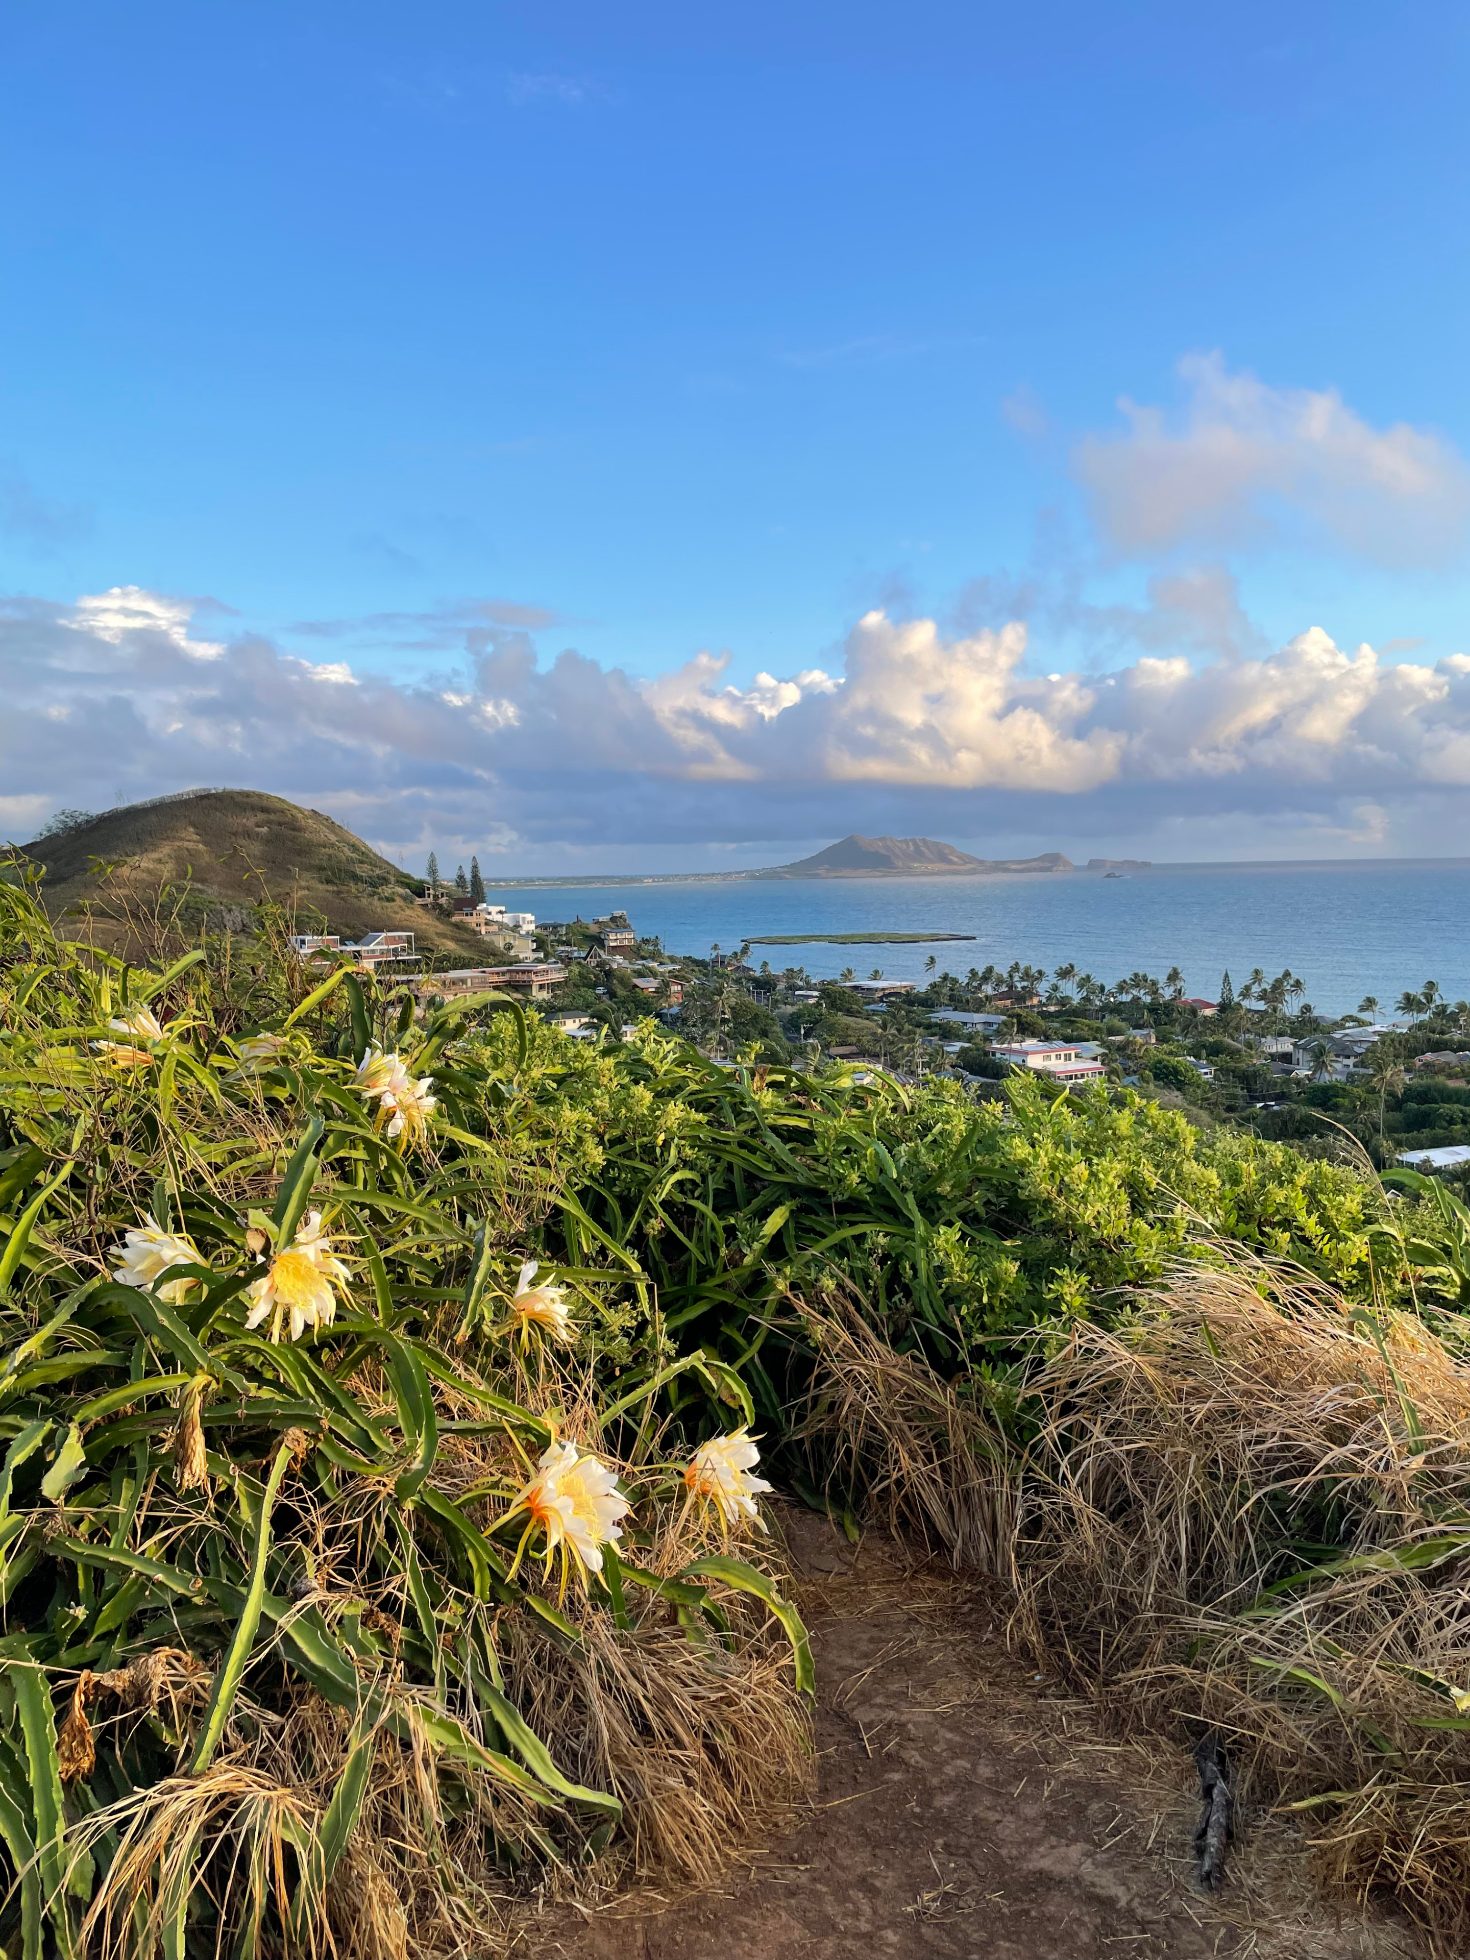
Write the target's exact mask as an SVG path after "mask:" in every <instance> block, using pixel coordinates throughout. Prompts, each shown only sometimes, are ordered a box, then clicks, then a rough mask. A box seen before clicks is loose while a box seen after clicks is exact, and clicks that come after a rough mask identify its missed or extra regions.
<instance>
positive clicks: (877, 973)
mask: <svg viewBox="0 0 1470 1960" xmlns="http://www.w3.org/2000/svg"><path fill="white" fill-rule="evenodd" d="M868 978H869V979H870V980H881V979H882V978H883V969H882V967H881V966H875V967H874V968H873V971H872V972H871V973H870V974H869V975H868Z"/></svg>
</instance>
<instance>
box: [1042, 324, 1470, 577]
mask: <svg viewBox="0 0 1470 1960" xmlns="http://www.w3.org/2000/svg"><path fill="white" fill-rule="evenodd" d="M1179 374H1180V378H1181V380H1182V381H1183V383H1184V387H1185V399H1184V401H1183V404H1182V406H1181V407H1180V408H1179V409H1178V411H1177V412H1176V413H1174V414H1173V415H1171V414H1169V413H1168V412H1167V411H1165V410H1164V409H1161V408H1154V407H1145V406H1142V405H1140V404H1138V403H1136V402H1132V401H1128V400H1124V401H1123V402H1121V403H1120V407H1121V409H1122V412H1123V416H1124V420H1125V422H1126V424H1127V427H1126V429H1125V430H1124V431H1123V432H1122V433H1121V434H1118V435H1111V436H1101V435H1094V436H1089V437H1087V438H1086V439H1085V440H1084V441H1083V442H1081V443H1080V444H1079V445H1078V446H1077V448H1076V450H1075V451H1074V454H1073V468H1074V470H1075V473H1076V475H1077V477H1078V479H1079V481H1080V482H1081V483H1082V485H1083V487H1084V489H1085V490H1086V491H1087V493H1088V496H1089V499H1090V502H1091V506H1092V512H1093V516H1094V518H1095V520H1096V522H1097V525H1098V528H1099V530H1100V532H1101V534H1102V536H1103V537H1104V538H1105V539H1106V540H1107V542H1108V543H1109V544H1111V545H1112V546H1113V548H1114V549H1115V550H1117V551H1119V552H1121V553H1123V554H1125V555H1126V556H1130V557H1148V556H1151V555H1154V554H1156V553H1159V552H1166V551H1170V550H1172V549H1174V548H1175V547H1176V546H1178V545H1181V544H1185V543H1191V542H1209V543H1212V544H1214V543H1227V544H1237V543H1241V542H1249V541H1251V540H1259V539H1269V538H1273V537H1282V536H1285V537H1288V538H1296V537H1299V536H1301V535H1302V534H1303V533H1305V534H1306V535H1308V536H1313V537H1316V538H1319V539H1321V538H1325V539H1327V540H1329V541H1331V542H1332V543H1335V544H1338V545H1341V546H1344V547H1346V548H1348V549H1350V550H1352V551H1355V552H1361V553H1365V554H1367V555H1369V556H1371V557H1373V558H1377V559H1388V560H1391V561H1402V560H1430V559H1435V558H1441V557H1444V556H1447V555H1448V554H1450V553H1451V552H1453V551H1454V550H1455V549H1456V548H1457V547H1458V546H1459V545H1460V544H1462V543H1463V541H1464V538H1465V535H1466V527H1467V520H1470V470H1467V468H1466V465H1465V462H1464V459H1463V458H1462V457H1461V456H1460V455H1459V454H1458V453H1457V452H1456V451H1455V450H1454V449H1453V448H1452V447H1451V446H1450V444H1448V443H1447V442H1446V441H1445V440H1444V439H1443V438H1442V437H1440V436H1438V435H1436V434H1434V433H1433V432H1432V431H1431V430H1427V429H1418V428H1414V427H1412V426H1411V425H1410V424H1408V423H1405V422H1395V423H1392V424H1390V425H1388V426H1386V427H1381V428H1376V427H1374V426H1373V425H1372V424H1371V423H1369V422H1367V421H1365V420H1364V419H1363V418H1362V417H1361V416H1360V415H1358V414H1356V413H1355V412H1354V411H1353V410H1352V409H1351V408H1349V407H1348V406H1347V404H1346V403H1345V402H1344V401H1343V399H1342V397H1341V396H1340V395H1339V394H1338V393H1337V392H1336V391H1335V390H1333V389H1321V390H1313V389H1309V388H1278V387H1272V386H1271V385H1269V384H1268V383H1266V382H1264V381H1261V380H1258V379H1257V377H1256V376H1255V375H1253V374H1246V373H1232V372H1231V371H1230V369H1228V368H1227V367H1226V365H1225V362H1224V360H1223V359H1222V357H1221V356H1220V355H1219V354H1193V355H1190V356H1188V357H1187V358H1186V359H1185V360H1182V361H1181V362H1180V363H1179Z"/></svg>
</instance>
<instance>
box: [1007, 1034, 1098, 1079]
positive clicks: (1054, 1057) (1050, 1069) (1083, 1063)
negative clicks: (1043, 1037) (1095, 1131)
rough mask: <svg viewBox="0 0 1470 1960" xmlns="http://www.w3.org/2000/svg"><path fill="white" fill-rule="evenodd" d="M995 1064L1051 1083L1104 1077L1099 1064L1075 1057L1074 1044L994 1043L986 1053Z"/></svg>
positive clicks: (1059, 1042) (1085, 1056) (1076, 1054)
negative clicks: (1043, 1078) (1009, 1067)
mask: <svg viewBox="0 0 1470 1960" xmlns="http://www.w3.org/2000/svg"><path fill="white" fill-rule="evenodd" d="M990 1052H991V1054H992V1055H994V1057H995V1058H996V1060H997V1061H998V1062H1008V1063H1009V1064H1010V1066H1011V1067H1012V1068H1015V1069H1029V1070H1030V1071H1031V1073H1032V1074H1033V1075H1044V1076H1045V1077H1046V1078H1047V1079H1048V1081H1051V1082H1096V1081H1098V1080H1099V1079H1100V1078H1101V1077H1103V1076H1104V1075H1106V1073H1107V1071H1106V1069H1104V1067H1103V1065H1102V1063H1101V1062H1099V1061H1097V1060H1095V1059H1094V1058H1093V1057H1092V1056H1088V1055H1079V1054H1078V1053H1077V1048H1076V1044H1075V1043H1073V1042H1067V1041H1009V1042H997V1043H995V1045H994V1046H993V1047H992V1048H991V1050H990Z"/></svg>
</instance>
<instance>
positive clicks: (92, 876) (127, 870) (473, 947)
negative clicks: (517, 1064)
mask: <svg viewBox="0 0 1470 1960" xmlns="http://www.w3.org/2000/svg"><path fill="white" fill-rule="evenodd" d="M20 855H22V856H24V857H27V858H29V859H31V860H32V861H33V862H35V863H37V864H40V865H41V866H43V867H44V870H45V883H44V885H43V887H42V896H43V897H44V899H45V901H46V906H47V909H48V910H49V911H50V913H51V915H52V917H53V918H56V919H58V920H61V921H63V922H66V923H70V924H77V923H80V921H81V920H82V919H83V918H84V917H85V918H87V919H89V920H90V922H91V924H90V930H91V931H92V933H93V935H94V936H95V937H96V938H98V939H99V940H101V941H102V942H103V943H121V942H123V941H126V940H127V939H128V938H129V937H130V931H129V924H128V921H129V919H130V917H135V916H136V915H137V914H138V913H139V912H140V910H141V911H148V910H151V909H152V907H153V906H154V904H155V903H156V901H157V899H158V896H159V894H160V892H162V891H164V890H165V889H166V888H167V889H168V890H170V891H171V892H173V893H175V894H178V893H183V894H184V896H183V899H182V904H183V907H184V911H185V913H186V914H187V916H188V918H189V919H190V921H191V922H193V923H200V922H203V921H205V920H209V921H210V922H212V923H215V924H218V925H224V926H229V927H231V928H232V929H234V930H248V927H249V923H250V918H251V914H252V910H253V908H254V907H255V906H257V905H259V904H261V903H262V902H263V901H267V900H268V901H273V902H274V903H275V904H277V905H280V906H282V907H283V908H284V909H285V910H286V911H288V912H290V913H292V914H294V916H295V918H296V920H297V923H298V925H299V927H300V929H301V930H303V931H316V930H326V931H330V932H340V933H342V934H343V935H344V936H348V937H355V936H356V935H357V934H359V933H363V932H371V931H373V930H374V929H376V928H392V929H399V930H401V929H407V930H409V931H411V932H415V933H417V934H418V936H419V941H420V943H421V945H423V946H424V947H425V948H432V949H434V950H438V951H445V952H464V953H467V954H470V955H472V956H473V957H475V958H477V959H483V958H484V957H485V948H484V944H483V942H482V941H481V940H480V939H478V938H477V937H476V936H475V934H473V933H471V932H467V931H466V930H465V929H464V928H463V927H461V926H456V925H454V924H452V923H451V922H450V921H449V920H447V919H443V918H439V917H436V916H435V915H433V914H432V913H430V912H429V911H428V910H427V909H426V908H424V907H421V906H417V905H415V904H414V902H413V901H414V894H415V892H416V890H417V889H418V882H417V880H416V879H414V878H412V877H410V876H409V874H408V873H407V872H406V871H401V870H400V869H399V868H398V866H397V865H396V864H390V863H389V861H388V859H387V858H385V857H380V856H379V855H378V853H377V852H376V851H374V850H372V849H371V848H370V847H369V846H368V845H367V844H365V843H363V841H362V839H361V838H360V837H354V836H353V834H352V832H351V831H350V830H346V829H344V828H343V826H342V825H341V824H339V823H337V822H335V821H334V820H333V819H332V818H331V817H326V816H323V815H322V813H321V812H320V811H319V810H303V809H301V808H300V807H299V806H298V805H297V804H295V803H288V802H287V801H286V800H285V798H284V797H280V796H267V795H265V794H264V793H263V792H261V791H259V790H248V789H209V790H186V791H184V792H183V793H182V794H181V795H178V796H167V797H160V798H158V799H156V800H154V801H152V802H148V803H130V804H125V805H124V806H123V807H122V808H121V809H117V810H107V811H104V812H103V813H102V815H100V816H96V817H92V818H90V819H89V820H88V821H87V822H86V823H81V824H77V825H75V826H74V827H73V828H71V829H69V830H66V831H64V832H62V833H61V834H60V835H58V836H54V837H45V838H38V839H37V840H36V841H35V842H33V843H30V844H26V845H23V846H22V847H21V849H20Z"/></svg>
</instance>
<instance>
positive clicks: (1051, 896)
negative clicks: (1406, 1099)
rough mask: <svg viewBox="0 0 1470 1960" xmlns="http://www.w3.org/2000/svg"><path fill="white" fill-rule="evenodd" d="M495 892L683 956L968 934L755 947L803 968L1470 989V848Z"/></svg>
mask: <svg viewBox="0 0 1470 1960" xmlns="http://www.w3.org/2000/svg"><path fill="white" fill-rule="evenodd" d="M489 896H490V897H491V898H492V899H499V900H502V901H503V902H505V903H506V904H508V905H511V906H513V907H514V908H516V909H519V908H521V907H525V908H526V909H527V910H530V911H534V912H535V913H536V915H537V916H538V918H542V919H569V918H572V917H575V916H576V915H577V914H579V913H580V915H581V916H582V917H583V918H592V917H594V916H596V915H597V914H599V913H603V912H607V911H608V910H610V909H611V908H612V907H614V906H621V907H623V908H624V909H625V910H626V911H627V912H628V914H629V917H630V918H631V919H632V921H633V924H634V925H635V926H636V927H637V929H638V930H639V931H640V932H642V933H657V934H658V935H659V936H660V937H661V938H662V940H663V942H664V945H665V946H666V947H667V948H668V949H669V950H670V951H671V952H676V953H698V954H708V952H709V950H710V947H711V945H712V944H714V943H716V942H718V943H719V944H720V945H721V946H723V947H733V946H737V945H739V943H740V941H741V940H742V938H745V937H747V936H751V937H753V936H755V935H756V934H758V933H761V932H858V931H873V930H878V931H889V932H924V931H943V932H969V933H974V934H975V937H974V939H973V940H962V941H958V942H956V943H954V944H951V945H932V946H797V947H789V948H788V947H779V946H771V947H759V946H758V947H755V948H754V949H753V951H752V954H751V958H752V959H753V960H754V961H755V962H757V963H759V961H760V960H761V958H762V957H765V958H767V959H769V960H770V962H771V964H772V966H774V967H782V966H785V965H787V964H788V963H789V964H793V965H801V966H805V967H806V969H807V971H808V972H809V973H812V974H814V975H816V976H818V977H819V978H833V977H835V976H836V975H837V974H839V973H840V972H841V971H842V970H843V968H844V967H847V966H851V967H853V968H854V969H855V970H856V972H857V973H858V974H859V975H863V976H865V975H867V974H868V973H870V972H871V971H872V970H873V968H874V967H881V968H882V970H883V973H884V974H885V976H887V977H889V978H893V979H913V980H921V979H923V977H924V962H925V960H926V958H927V957H928V955H929V954H931V953H933V954H934V955H935V956H936V958H937V959H938V961H939V967H940V970H944V969H946V968H947V969H948V970H949V971H951V972H954V973H961V974H963V973H965V972H966V971H967V970H968V969H969V968H970V967H972V966H975V967H983V966H986V965H988V964H994V965H996V966H1002V967H1004V966H1008V965H1009V964H1010V963H1011V961H1012V960H1023V961H1026V962H1028V963H1030V964H1031V965H1034V966H1041V967H1045V968H1046V969H1047V970H1048V971H1050V970H1051V969H1052V968H1053V967H1055V966H1057V965H1059V964H1061V963H1063V962H1065V961H1068V960H1070V961H1071V962H1072V963H1073V964H1074V965H1075V966H1077V967H1079V968H1081V969H1082V970H1084V971H1086V972H1089V973H1093V974H1095V975H1096V976H1097V978H1098V979H1100V980H1104V981H1114V980H1117V979H1120V978H1121V977H1122V976H1123V975H1124V974H1126V973H1131V972H1132V971H1133V970H1134V969H1135V968H1137V967H1141V968H1142V969H1143V970H1144V971H1145V972H1146V973H1152V974H1155V975H1157V976H1158V977H1160V978H1162V977H1163V975H1164V973H1165V972H1167V970H1168V969H1169V968H1170V967H1171V966H1178V967H1180V968H1182V969H1183V972H1184V978H1185V990H1186V992H1188V993H1191V994H1200V995H1204V996H1207V997H1209V998H1211V999H1213V998H1214V997H1215V995H1216V994H1217V993H1218V992H1219V987H1220V975H1221V973H1222V972H1223V971H1224V970H1225V969H1226V968H1228V969H1229V971H1230V974H1231V978H1232V979H1233V980H1234V982H1235V984H1236V986H1237V987H1238V986H1239V985H1240V983H1241V981H1242V980H1243V979H1244V978H1245V977H1246V975H1247V974H1248V973H1249V972H1250V970H1251V968H1252V967H1255V966H1259V967H1262V968H1263V969H1264V970H1265V972H1266V973H1267V974H1268V975H1271V974H1276V973H1279V972H1280V971H1281V969H1282V968H1283V967H1288V966H1289V967H1290V968H1291V969H1292V971H1293V972H1294V973H1299V974H1300V975H1301V976H1302V978H1303V979H1304V980H1305V981H1306V983H1307V994H1306V998H1307V1000H1308V1001H1309V1002H1310V1003H1311V1004H1312V1005H1313V1006H1314V1007H1316V1008H1318V1009H1319V1010H1321V1011H1322V1012H1323V1013H1328V1014H1341V1013H1346V1012H1348V1011H1350V1010H1351V1009H1353V1008H1355V1007H1356V1006H1357V1004H1358V1002H1359V1001H1360V1000H1361V999H1362V998H1363V996H1364V995H1365V994H1376V995H1377V996H1378V997H1379V999H1380V1000H1381V1001H1383V1002H1384V1004H1385V1006H1387V1005H1389V1004H1391V1002H1392V1001H1394V1000H1396V999H1397V998H1398V996H1399V994H1401V993H1402V992H1403V991H1404V990H1405V989H1406V988H1418V987H1420V986H1422V985H1423V983H1424V981H1425V980H1430V979H1432V980H1437V981H1438V982H1439V984H1440V986H1441V987H1442V988H1443V989H1444V992H1445V993H1446V995H1447V996H1448V997H1449V998H1450V999H1451V1000H1463V999H1467V998H1470V859H1458V858H1457V859H1438V860H1425V861H1408V860H1400V861H1391V862H1384V861H1377V862H1371V863H1370V862H1358V863H1336V864H1288V865H1240V864H1200V865H1168V866H1161V867H1159V868H1158V869H1155V870H1152V871H1138V872H1130V873H1129V874H1128V875H1127V876H1126V877H1123V878H1116V879H1113V878H1102V877H1098V876H1096V875H1094V874H1091V873H1084V872H1077V873H1064V874H1060V875H1049V876H1038V877H1017V876H995V877H980V878H897V879H886V878H885V879H846V880H835V879H834V880H830V881H827V880H812V879H802V880H792V881H791V882H789V883H784V882H782V883H771V884H764V883H743V882H739V881H734V882H731V883H728V884H721V883H710V884H705V883H689V884H681V883H669V884H657V885H641V884H626V885H596V884H589V885H586V886H575V887H572V886H558V887H556V888H553V889H536V888H531V887H527V886H519V887H507V888H505V889H504V890H502V891H492V892H490V894H489Z"/></svg>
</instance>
